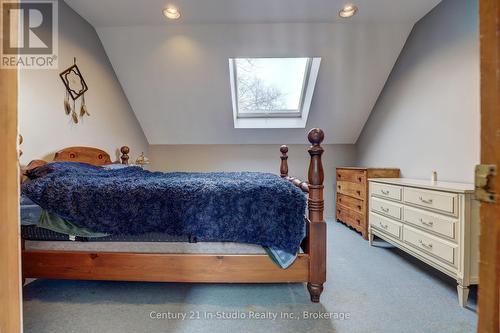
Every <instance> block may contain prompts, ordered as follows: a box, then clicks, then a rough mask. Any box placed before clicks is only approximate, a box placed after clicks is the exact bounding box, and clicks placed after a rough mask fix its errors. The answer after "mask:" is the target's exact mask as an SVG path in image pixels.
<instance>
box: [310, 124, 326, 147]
mask: <svg viewBox="0 0 500 333" xmlns="http://www.w3.org/2000/svg"><path fill="white" fill-rule="evenodd" d="M307 138H308V139H309V142H310V143H311V144H312V145H313V146H318V145H319V144H321V142H323V140H324V139H325V133H324V132H323V130H322V129H321V128H313V129H312V130H310V131H309V134H308V135H307Z"/></svg>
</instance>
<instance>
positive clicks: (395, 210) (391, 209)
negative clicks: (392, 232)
mask: <svg viewBox="0 0 500 333" xmlns="http://www.w3.org/2000/svg"><path fill="white" fill-rule="evenodd" d="M370 207H371V210H372V211H374V212H377V213H379V214H382V215H387V216H390V217H392V218H395V219H397V220H401V207H402V206H400V205H398V204H394V203H392V202H389V201H387V200H383V199H377V198H375V197H372V198H371V206H370Z"/></svg>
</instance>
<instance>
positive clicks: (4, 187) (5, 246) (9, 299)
mask: <svg viewBox="0 0 500 333" xmlns="http://www.w3.org/2000/svg"><path fill="white" fill-rule="evenodd" d="M3 3H4V0H0V5H3ZM2 39H3V37H2V35H1V34H0V42H1V41H2ZM17 89H18V70H17V68H13V69H0V147H2V148H3V151H2V157H1V158H0V332H8V333H11V332H13V333H16V332H22V296H21V259H20V253H21V243H20V225H19V155H18V118H17V106H18V103H17V102H18V98H17V96H18V91H17Z"/></svg>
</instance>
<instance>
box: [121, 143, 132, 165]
mask: <svg viewBox="0 0 500 333" xmlns="http://www.w3.org/2000/svg"><path fill="white" fill-rule="evenodd" d="M120 152H121V153H122V156H120V158H121V160H122V164H128V159H129V156H128V153H130V148H129V147H127V146H123V147H121V148H120Z"/></svg>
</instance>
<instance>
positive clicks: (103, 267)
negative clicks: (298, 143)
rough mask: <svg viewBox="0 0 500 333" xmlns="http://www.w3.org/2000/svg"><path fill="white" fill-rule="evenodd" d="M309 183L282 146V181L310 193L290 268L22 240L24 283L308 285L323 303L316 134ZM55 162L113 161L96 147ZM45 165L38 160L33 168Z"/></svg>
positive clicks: (251, 259)
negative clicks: (48, 247) (293, 169)
mask: <svg viewBox="0 0 500 333" xmlns="http://www.w3.org/2000/svg"><path fill="white" fill-rule="evenodd" d="M308 139H309V141H310V142H311V144H312V146H311V147H310V148H309V150H308V151H309V154H310V156H311V160H310V164H309V173H308V181H307V182H303V181H301V180H299V179H297V178H294V177H289V176H288V164H287V160H288V156H287V153H288V147H287V146H281V148H280V151H281V154H282V156H281V167H280V174H281V177H282V178H284V179H286V180H288V181H290V182H291V183H292V184H294V185H295V186H297V187H298V188H300V189H301V190H302V191H304V192H306V193H308V217H307V218H306V221H307V234H306V238H305V239H304V242H303V243H302V245H301V247H302V249H303V251H304V253H301V254H299V255H298V257H297V260H296V261H295V262H294V263H293V264H292V265H291V266H290V267H289V268H287V269H281V268H279V267H278V266H277V265H276V264H275V263H273V261H272V260H271V259H270V258H269V257H268V256H267V255H266V254H246V255H245V254H168V253H165V254H162V253H132V252H83V251H78V252H77V251H45V250H27V249H25V247H24V240H23V241H22V271H23V279H26V278H48V279H74V280H115V281H148V282H200V283H210V282H217V283H287V282H307V289H308V290H309V293H310V295H311V301H312V302H319V299H320V295H321V292H322V291H323V283H324V282H325V281H326V223H325V221H324V218H323V209H324V201H323V179H324V174H323V166H322V162H321V155H322V154H323V148H322V147H321V142H322V141H323V139H324V133H323V131H322V130H321V129H319V128H315V129H312V130H311V131H310V132H309V134H308ZM120 151H121V153H122V155H121V163H123V164H127V163H128V159H129V156H128V153H129V148H128V147H122V148H121V149H120ZM54 161H74V162H86V163H90V164H93V165H106V164H110V163H112V162H111V158H110V156H109V155H108V154H107V153H106V152H104V151H102V150H100V149H97V148H89V147H71V148H65V149H63V150H61V151H59V152H57V153H56V154H55V157H54ZM43 163H46V162H44V161H40V160H36V161H33V162H31V163H30V164H29V165H28V169H29V168H32V167H35V166H37V165H40V164H43Z"/></svg>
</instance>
